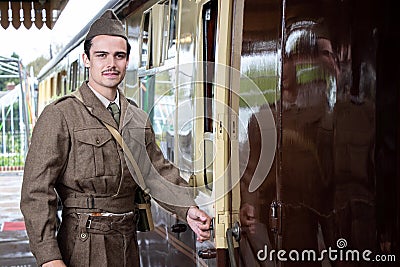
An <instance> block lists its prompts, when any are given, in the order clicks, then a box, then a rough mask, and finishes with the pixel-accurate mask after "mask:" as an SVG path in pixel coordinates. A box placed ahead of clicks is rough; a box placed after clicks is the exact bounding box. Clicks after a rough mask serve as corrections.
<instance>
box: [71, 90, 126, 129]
mask: <svg viewBox="0 0 400 267" xmlns="http://www.w3.org/2000/svg"><path fill="white" fill-rule="evenodd" d="M79 92H80V94H81V95H82V99H83V103H84V105H85V106H86V107H87V109H88V110H89V111H90V113H91V114H92V115H93V116H95V117H97V118H98V119H99V120H101V121H103V122H106V123H107V124H110V125H111V126H113V127H114V128H116V129H118V126H117V123H116V122H115V120H114V118H113V117H112V115H111V113H110V112H109V111H108V110H107V109H106V108H105V107H104V105H103V103H101V101H100V100H99V99H98V98H97V97H96V95H95V94H93V92H92V90H90V88H89V87H88V85H87V83H86V82H84V83H83V84H82V86H81V87H80V88H79ZM121 102H123V101H121Z"/></svg>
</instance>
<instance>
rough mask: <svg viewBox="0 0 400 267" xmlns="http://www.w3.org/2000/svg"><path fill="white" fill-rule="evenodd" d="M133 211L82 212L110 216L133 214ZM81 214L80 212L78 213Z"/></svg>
mask: <svg viewBox="0 0 400 267" xmlns="http://www.w3.org/2000/svg"><path fill="white" fill-rule="evenodd" d="M133 213H134V211H130V212H125V213H112V212H85V213H84V214H87V215H89V216H90V217H111V216H127V215H131V214H133ZM78 214H81V213H78Z"/></svg>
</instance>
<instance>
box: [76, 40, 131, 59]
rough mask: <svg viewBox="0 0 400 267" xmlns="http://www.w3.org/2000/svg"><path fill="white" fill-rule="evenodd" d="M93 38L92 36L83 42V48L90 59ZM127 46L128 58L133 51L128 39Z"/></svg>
mask: <svg viewBox="0 0 400 267" xmlns="http://www.w3.org/2000/svg"><path fill="white" fill-rule="evenodd" d="M124 39H125V38H124ZM92 40H93V38H90V39H87V40H85V42H84V43H83V50H84V52H85V54H86V56H87V57H88V59H90V48H91V47H92ZM125 40H126V39H125ZM126 47H127V49H126V56H127V59H129V54H130V53H131V45H130V44H129V42H128V40H126Z"/></svg>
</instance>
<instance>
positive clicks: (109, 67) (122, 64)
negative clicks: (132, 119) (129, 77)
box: [83, 35, 128, 89]
mask: <svg viewBox="0 0 400 267" xmlns="http://www.w3.org/2000/svg"><path fill="white" fill-rule="evenodd" d="M89 53H90V59H89V58H88V57H87V56H86V55H85V54H84V55H83V59H84V63H85V67H87V68H89V69H90V75H89V84H90V85H91V86H92V87H93V89H107V88H108V89H116V88H117V87H118V85H119V84H120V83H121V81H122V80H123V78H124V77H125V73H126V67H127V66H128V55H127V44H126V40H125V39H124V38H122V37H119V36H110V35H98V36H96V37H94V38H93V40H92V46H91V48H90V51H89Z"/></svg>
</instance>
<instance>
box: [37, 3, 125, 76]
mask: <svg viewBox="0 0 400 267" xmlns="http://www.w3.org/2000/svg"><path fill="white" fill-rule="evenodd" d="M123 2H125V1H121V0H114V1H110V2H108V3H107V4H106V5H105V6H104V7H103V8H102V9H101V10H100V11H99V12H98V13H97V14H96V15H95V16H94V17H93V18H92V19H91V20H90V22H89V23H88V24H87V25H86V26H85V27H83V29H82V30H81V31H79V33H78V34H77V35H75V37H74V38H73V39H72V40H71V41H70V42H69V43H68V44H67V45H66V46H64V48H63V49H62V50H61V52H60V53H58V54H57V56H55V57H53V58H52V59H51V60H50V61H49V62H48V63H47V64H46V65H45V66H44V67H43V68H42V69H41V70H40V72H39V74H38V80H39V81H41V80H42V79H43V78H44V76H46V75H47V74H48V73H49V71H50V70H51V69H52V68H53V67H54V66H56V65H57V64H58V63H60V61H61V60H62V59H63V58H64V57H65V56H66V55H67V54H68V53H69V52H71V51H72V50H73V49H75V48H76V47H77V46H78V45H79V44H80V43H81V42H83V40H84V38H85V36H86V33H87V32H88V31H89V28H90V25H92V23H93V22H94V21H95V20H96V19H97V18H99V17H100V16H101V15H102V14H103V13H104V11H105V10H106V9H113V10H114V11H115V10H116V9H117V8H119V7H120V6H121V5H122V4H123Z"/></svg>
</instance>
